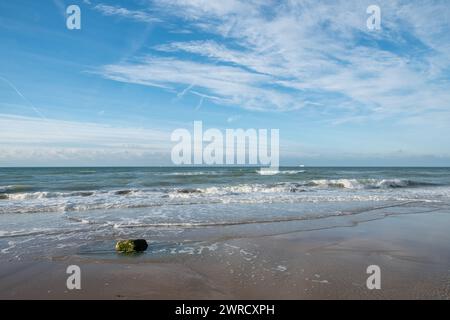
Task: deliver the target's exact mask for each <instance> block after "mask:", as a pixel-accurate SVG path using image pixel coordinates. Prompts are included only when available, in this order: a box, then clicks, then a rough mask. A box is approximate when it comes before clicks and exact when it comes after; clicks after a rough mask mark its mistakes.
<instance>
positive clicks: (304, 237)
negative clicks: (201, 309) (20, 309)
mask: <svg viewBox="0 0 450 320" xmlns="http://www.w3.org/2000/svg"><path fill="white" fill-rule="evenodd" d="M408 210H410V211H411V212H413V211H414V210H415V211H416V212H415V213H414V214H405V215H397V214H392V215H391V214H389V212H388V211H389V210H386V209H383V211H384V213H385V214H384V215H383V214H382V215H380V217H379V218H375V219H372V220H368V221H362V222H355V223H351V222H350V223H348V224H347V225H343V226H337V227H332V228H317V229H316V230H302V231H295V230H294V231H293V230H291V229H292V222H288V223H283V222H278V223H267V224H265V223H262V224H259V225H253V226H252V228H253V229H258V230H259V231H258V233H259V235H255V236H253V235H249V236H243V235H241V236H236V237H230V236H224V234H223V233H221V228H210V230H209V231H211V234H215V237H212V238H210V240H209V243H208V244H207V245H204V246H194V247H193V248H194V250H193V251H189V250H186V252H184V253H183V252H177V254H174V255H152V254H151V252H152V250H154V249H155V247H154V246H153V247H152V246H150V247H149V249H148V251H147V253H146V254H142V255H137V256H123V255H120V254H116V253H113V252H108V253H96V254H87V253H83V252H81V253H80V252H74V253H73V254H67V255H63V256H48V257H45V258H34V259H32V260H27V259H24V258H22V259H20V261H16V260H11V261H2V263H1V266H0V298H1V299H25V298H26V299H449V298H450V250H449V246H450V234H449V233H448V230H449V227H450V210H448V209H442V208H439V209H436V210H426V211H424V210H423V208H420V207H417V208H414V207H410V208H409V209H408ZM386 214H387V215H386ZM289 224H290V226H289ZM190 232H191V235H193V234H195V233H196V232H201V233H202V234H204V233H205V230H204V229H202V230H195V229H194V230H191V231H190ZM191 238H194V237H191ZM111 243H113V242H112V241H111ZM202 243H203V242H202ZM187 248H188V247H187ZM72 264H75V265H78V266H80V268H81V272H82V278H81V279H82V280H81V286H82V288H81V290H68V289H67V288H66V279H67V277H68V275H67V274H66V268H67V266H68V265H72ZM373 264H375V265H378V266H379V267H380V269H381V289H380V290H369V289H367V287H366V279H367V277H368V276H369V275H368V274H366V268H367V266H369V265H373Z"/></svg>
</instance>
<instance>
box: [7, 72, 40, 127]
mask: <svg viewBox="0 0 450 320" xmlns="http://www.w3.org/2000/svg"><path fill="white" fill-rule="evenodd" d="M0 80H3V81H4V82H5V83H6V84H7V85H9V86H10V87H11V88H12V89H13V90H14V91H15V92H16V93H17V94H18V95H19V97H21V98H22V99H23V101H25V102H26V103H27V104H28V105H29V106H31V108H32V109H33V111H34V112H36V114H37V115H39V117H41V118H42V119H44V120H47V121H48V119H47V118H46V117H45V116H44V114H43V113H42V112H40V111H39V110H38V108H36V107H35V106H34V104H33V103H31V101H30V100H28V99H27V98H26V97H25V96H24V95H23V94H22V93H21V92H20V91H19V89H17V88H16V86H15V85H14V84H12V83H11V81H9V80H8V79H6V78H4V77H2V76H0Z"/></svg>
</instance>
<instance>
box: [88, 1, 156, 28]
mask: <svg viewBox="0 0 450 320" xmlns="http://www.w3.org/2000/svg"><path fill="white" fill-rule="evenodd" d="M94 9H95V10H97V11H99V12H101V13H102V14H103V15H105V16H117V17H121V18H127V19H132V20H136V21H140V22H146V23H152V22H161V19H159V18H156V17H154V16H153V15H151V14H149V13H148V12H145V11H141V10H129V9H126V8H122V7H118V6H110V5H106V4H98V5H96V6H95V7H94Z"/></svg>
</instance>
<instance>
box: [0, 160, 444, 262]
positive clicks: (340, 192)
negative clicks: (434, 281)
mask: <svg viewBox="0 0 450 320" xmlns="http://www.w3.org/2000/svg"><path fill="white" fill-rule="evenodd" d="M449 204H450V169H449V168H309V167H306V168H303V167H285V168H281V169H280V173H279V174H277V175H261V174H260V172H259V169H258V168H248V167H247V168H235V167H233V168H26V169H24V168H20V169H19V168H8V169H6V168H2V169H0V257H4V258H9V259H20V258H22V257H25V256H30V255H32V256H43V255H44V256H54V255H55V254H64V252H91V251H92V252H95V251H98V252H103V251H105V250H106V252H109V251H108V250H109V249H108V248H111V247H112V245H111V243H113V242H114V240H116V239H120V238H128V237H143V238H146V239H148V240H149V241H151V242H153V243H155V244H157V245H158V244H165V246H167V248H171V247H173V246H174V244H176V243H178V244H179V251H182V250H183V248H184V247H185V246H186V244H185V242H188V243H190V241H193V242H194V243H196V244H197V245H199V246H203V245H205V241H206V245H210V243H211V242H213V241H214V239H215V238H217V237H218V236H219V235H220V237H238V236H243V235H252V234H254V235H258V224H260V223H264V224H266V223H277V224H279V226H278V227H277V228H276V229H277V232H281V231H286V232H289V231H295V230H309V229H311V228H312V229H314V228H331V227H335V226H342V225H348V224H351V223H355V222H358V221H366V220H371V219H378V218H380V217H383V216H386V215H389V214H410V213H414V212H416V211H421V212H427V211H429V212H433V210H436V209H438V208H442V207H448V205H449ZM280 225H283V228H281V229H280ZM192 229H195V233H193V232H190V230H192ZM199 229H200V230H202V232H198V231H199ZM264 230H265V232H267V228H264ZM86 246H90V248H91V249H90V250H86ZM168 252H175V253H176V252H178V251H177V250H168Z"/></svg>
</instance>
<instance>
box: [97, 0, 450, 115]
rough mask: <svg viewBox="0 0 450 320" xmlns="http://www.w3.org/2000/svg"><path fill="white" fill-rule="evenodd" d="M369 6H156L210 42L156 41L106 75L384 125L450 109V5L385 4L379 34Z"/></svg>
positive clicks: (168, 2) (180, 0) (183, 1)
mask: <svg viewBox="0 0 450 320" xmlns="http://www.w3.org/2000/svg"><path fill="white" fill-rule="evenodd" d="M370 4H372V1H343V0H342V1H337V2H332V3H331V2H328V1H283V2H278V1H269V2H267V1H258V0H254V1H238V0H234V1H206V0H205V1H203V0H162V1H157V2H154V3H153V5H154V6H156V7H157V8H156V9H157V10H159V11H160V12H161V13H162V14H164V15H172V16H177V17H178V18H180V19H184V21H185V24H186V26H188V27H189V29H190V30H197V32H199V33H201V34H202V35H203V37H205V36H209V37H210V39H209V40H208V39H207V40H201V41H199V40H191V41H184V42H170V43H164V44H160V45H158V46H156V47H155V48H154V49H155V50H156V52H157V53H158V56H152V57H145V58H141V59H138V58H137V59H135V60H134V62H128V63H121V64H116V65H108V66H104V67H103V68H102V69H101V71H100V72H101V73H102V74H103V75H104V76H105V77H107V78H110V79H114V80H119V81H125V82H132V83H139V84H144V85H150V86H159V87H163V88H170V89H174V90H175V91H176V92H180V88H181V90H183V89H184V88H188V87H190V86H192V88H191V89H195V90H196V91H197V92H199V93H201V94H203V95H205V96H207V95H210V96H213V97H215V99H216V100H215V102H216V103H221V104H226V105H229V104H231V105H235V106H241V107H244V108H248V109H256V110H292V109H298V108H302V107H305V106H313V105H316V106H323V107H327V108H338V109H342V110H347V112H351V114H346V115H345V117H346V118H347V119H348V117H349V116H352V117H355V118H359V119H360V118H361V117H364V116H367V115H370V114H375V115H378V116H376V117H378V118H380V119H381V118H383V117H384V116H386V117H389V116H392V115H396V114H403V113H417V112H427V110H430V109H433V110H434V109H440V110H445V109H448V108H449V104H450V94H449V92H448V90H447V87H448V85H449V82H450V81H449V79H448V70H449V68H450V32H449V28H450V27H449V25H448V16H450V6H448V4H447V3H446V2H445V1H428V2H413V3H408V4H406V3H403V2H401V1H379V2H378V3H377V4H378V5H379V6H380V7H381V12H382V23H381V26H382V30H381V31H378V32H373V31H370V30H368V29H367V27H366V19H367V17H368V15H367V13H366V8H367V6H368V5H370ZM153 9H155V8H153ZM218 37H219V38H218ZM218 39H220V40H218ZM180 53H184V55H183V58H181V57H182V56H181V55H180ZM186 53H187V54H188V58H186ZM161 56H163V57H161ZM199 57H201V58H202V59H200V60H199V59H198V58H199ZM199 61H201V62H199ZM191 93H192V90H191ZM340 116H341V115H339V116H336V117H340Z"/></svg>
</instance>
